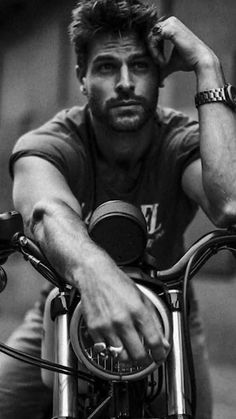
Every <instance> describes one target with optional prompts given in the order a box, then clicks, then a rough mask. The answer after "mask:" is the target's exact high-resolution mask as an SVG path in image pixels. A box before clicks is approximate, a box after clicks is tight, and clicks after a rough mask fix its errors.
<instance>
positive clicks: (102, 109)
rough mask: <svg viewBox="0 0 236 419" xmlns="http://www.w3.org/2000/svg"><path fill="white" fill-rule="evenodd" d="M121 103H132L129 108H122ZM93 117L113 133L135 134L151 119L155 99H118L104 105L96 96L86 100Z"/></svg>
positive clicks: (154, 108)
mask: <svg viewBox="0 0 236 419" xmlns="http://www.w3.org/2000/svg"><path fill="white" fill-rule="evenodd" d="M122 101H133V102H134V104H132V105H131V106H123V105H122ZM88 104H89V107H90V110H91V113H92V115H93V117H94V118H95V119H96V120H97V121H98V122H99V123H102V124H104V125H106V126H107V127H109V128H110V129H112V130H113V131H115V132H135V131H138V130H140V129H141V128H142V127H143V126H144V125H145V124H146V123H147V122H148V121H149V120H150V119H151V118H153V116H154V114H155V110H156V106H157V98H156V97H155V99H153V101H150V102H149V101H147V100H146V99H145V98H143V97H119V98H117V99H110V100H109V101H107V102H106V103H105V105H104V104H102V103H101V100H100V99H99V98H98V97H96V96H90V97H89V98H88Z"/></svg>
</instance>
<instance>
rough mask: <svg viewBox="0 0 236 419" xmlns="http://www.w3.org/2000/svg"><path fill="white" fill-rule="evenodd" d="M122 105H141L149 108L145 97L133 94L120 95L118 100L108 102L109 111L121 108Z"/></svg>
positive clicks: (112, 99)
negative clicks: (117, 107)
mask: <svg viewBox="0 0 236 419" xmlns="http://www.w3.org/2000/svg"><path fill="white" fill-rule="evenodd" d="M122 104H127V105H128V104H130V105H141V106H143V107H147V101H146V99H145V98H144V97H143V96H136V95H132V94H126V95H119V96H118V97H116V98H111V99H109V100H108V101H107V103H106V107H107V108H108V109H110V108H115V107H116V106H121V105H122Z"/></svg>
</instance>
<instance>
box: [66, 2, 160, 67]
mask: <svg viewBox="0 0 236 419" xmlns="http://www.w3.org/2000/svg"><path fill="white" fill-rule="evenodd" d="M157 19H158V15H157V11H156V9H155V8H154V6H151V5H148V4H145V3H144V2H142V1H141V0H79V1H78V2H77V5H76V7H75V8H74V10H73V12H72V23H71V25H70V27H69V32H70V37H71V40H72V42H73V43H74V46H75V52H76V55H77V63H78V65H79V66H86V64H87V51H88V49H89V44H90V42H91V41H92V40H93V39H94V38H95V37H96V35H98V34H105V33H109V34H114V35H117V34H120V33H129V32H134V33H136V34H138V36H140V37H141V38H142V39H144V40H145V39H146V36H147V34H148V32H149V31H150V29H151V28H152V27H153V26H154V25H155V23H156V22H157Z"/></svg>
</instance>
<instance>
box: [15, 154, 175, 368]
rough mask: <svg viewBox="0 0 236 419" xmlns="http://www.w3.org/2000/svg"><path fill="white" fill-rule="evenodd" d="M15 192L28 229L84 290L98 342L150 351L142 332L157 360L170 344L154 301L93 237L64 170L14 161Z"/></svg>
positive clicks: (34, 160)
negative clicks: (145, 295)
mask: <svg viewBox="0 0 236 419" xmlns="http://www.w3.org/2000/svg"><path fill="white" fill-rule="evenodd" d="M13 197H14V202H15V206H16V208H17V209H18V210H19V211H20V212H21V213H22V215H23V218H24V220H25V223H26V226H27V229H28V231H29V233H30V234H31V235H32V236H33V238H34V239H35V240H36V241H37V242H38V243H39V245H40V247H41V248H42V250H43V251H44V253H45V255H46V256H47V258H48V260H49V261H50V263H51V264H52V265H53V266H54V267H55V269H56V270H58V271H59V272H60V274H61V275H64V277H65V279H66V280H67V281H68V282H69V283H70V284H72V285H73V286H75V287H77V288H78V289H79V290H80V292H81V298H82V305H83V312H84V315H85V318H86V321H87V325H88V328H89V330H90V332H91V334H92V336H93V338H94V340H95V341H96V342H101V341H105V342H106V343H107V344H110V345H113V346H120V345H121V344H122V345H123V346H124V348H125V349H124V350H123V352H122V354H121V357H122V358H123V359H124V360H125V359H127V357H128V356H130V357H131V358H133V359H136V360H139V359H143V358H145V357H146V352H145V349H144V347H143V344H142V342H141V340H140V334H141V335H143V336H144V338H145V341H146V342H147V344H148V346H149V347H150V349H151V350H152V354H153V357H154V359H155V360H156V362H160V361H162V360H163V359H164V358H165V355H166V349H167V348H168V345H166V344H165V342H164V341H163V336H162V333H161V332H160V324H159V321H158V319H157V317H156V314H155V313H154V311H153V308H152V307H151V305H150V303H148V301H147V300H146V299H143V298H142V297H141V295H140V293H139V291H138V289H137V287H136V286H135V285H134V284H133V282H132V281H131V280H130V278H128V277H127V276H126V275H125V274H124V273H123V272H122V271H121V270H120V269H119V268H118V267H117V266H116V264H115V263H114V262H113V260H112V259H111V258H110V257H109V256H108V254H106V252H105V251H103V250H102V249H100V248H99V247H98V246H97V245H96V244H95V243H94V242H93V241H92V240H91V239H90V238H89V235H88V233H87V229H86V227H85V225H84V223H83V222H82V220H81V208H80V205H79V203H78V202H77V200H76V199H75V197H74V196H73V194H72V192H71V191H70V188H69V187H68V185H67V183H66V181H65V179H64V177H63V176H62V174H61V173H60V172H59V171H58V170H57V169H56V168H55V167H54V166H53V165H52V164H50V163H48V162H47V161H44V160H43V159H41V158H38V157H23V158H21V159H19V160H18V161H17V162H16V164H15V180H14V189H13Z"/></svg>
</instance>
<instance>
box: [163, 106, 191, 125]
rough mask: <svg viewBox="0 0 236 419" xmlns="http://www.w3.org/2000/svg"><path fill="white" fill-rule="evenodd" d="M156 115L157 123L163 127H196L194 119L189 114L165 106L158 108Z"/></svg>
mask: <svg viewBox="0 0 236 419" xmlns="http://www.w3.org/2000/svg"><path fill="white" fill-rule="evenodd" d="M156 115H157V120H158V122H159V123H160V124H161V125H163V126H172V125H173V126H175V125H180V124H182V125H188V124H193V125H194V124H195V125H198V122H197V121H196V119H195V118H194V117H193V116H191V115H190V114H187V113H184V112H182V111H179V110H176V109H173V108H170V107H166V106H158V107H157V109H156Z"/></svg>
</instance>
